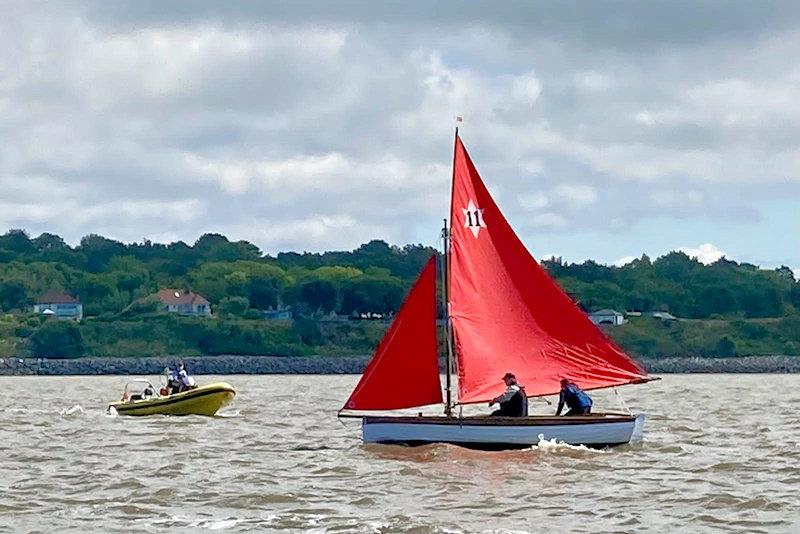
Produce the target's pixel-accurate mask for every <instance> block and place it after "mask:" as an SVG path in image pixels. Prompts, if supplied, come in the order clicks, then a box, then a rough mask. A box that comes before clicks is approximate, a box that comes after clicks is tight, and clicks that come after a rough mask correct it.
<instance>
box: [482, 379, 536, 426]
mask: <svg viewBox="0 0 800 534" xmlns="http://www.w3.org/2000/svg"><path fill="white" fill-rule="evenodd" d="M503 382H505V384H506V386H507V388H508V389H506V392H505V393H503V394H502V395H500V396H499V397H495V398H494V399H492V402H490V403H489V407H490V408H491V407H492V405H494V404H500V409H499V410H495V411H493V412H492V415H500V416H505V417H525V416H526V415H528V397H527V396H526V395H525V386H521V385H519V384H518V383H517V377H515V376H514V375H513V374H512V373H506V374H505V376H503Z"/></svg>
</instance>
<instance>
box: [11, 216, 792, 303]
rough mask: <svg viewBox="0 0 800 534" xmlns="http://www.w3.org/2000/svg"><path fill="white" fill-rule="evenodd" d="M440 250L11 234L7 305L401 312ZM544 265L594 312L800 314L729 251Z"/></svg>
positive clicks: (784, 275) (776, 283) (775, 282)
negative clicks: (152, 299) (70, 301)
mask: <svg viewBox="0 0 800 534" xmlns="http://www.w3.org/2000/svg"><path fill="white" fill-rule="evenodd" d="M433 254H437V251H436V249H434V248H431V247H427V246H423V245H406V246H404V247H397V246H390V245H388V244H387V243H385V242H383V241H377V240H375V241H370V242H369V243H366V244H364V245H361V246H360V247H358V248H356V249H355V250H352V251H333V252H324V253H308V252H304V253H297V252H282V253H279V254H277V256H269V255H266V254H263V253H262V252H261V251H260V250H259V249H258V247H257V246H255V245H254V244H252V243H249V242H247V241H230V240H228V239H227V238H226V237H225V236H223V235H220V234H205V235H203V236H201V237H200V238H199V239H198V240H197V241H196V242H195V243H193V244H191V245H189V244H187V243H184V242H182V241H177V242H174V243H170V244H161V243H152V242H150V241H143V242H142V243H130V244H125V243H121V242H119V241H115V240H113V239H109V238H106V237H103V236H100V235H95V234H92V235H88V236H86V237H84V238H83V239H81V241H80V243H79V244H78V245H77V246H75V247H72V246H69V245H68V244H67V243H65V241H64V240H63V239H62V238H61V237H59V236H57V235H54V234H49V233H44V234H41V235H39V236H38V237H34V238H31V237H30V236H29V235H28V234H27V233H26V232H24V231H23V230H10V231H8V232H7V233H5V234H4V235H2V236H0V310H2V311H3V312H15V311H17V312H21V311H27V310H29V308H30V306H31V305H32V304H33V302H34V300H35V299H36V297H37V296H38V295H40V294H42V293H44V292H46V291H47V290H50V289H59V290H63V291H65V292H67V293H69V294H71V295H73V296H76V297H78V298H79V299H80V300H81V302H82V303H83V304H84V313H85V315H86V316H87V317H106V318H108V317H112V316H115V315H118V314H125V313H128V314H130V313H135V312H136V311H137V310H136V307H135V306H134V307H131V305H132V304H135V303H136V302H137V301H139V300H140V299H142V298H144V297H146V296H148V295H151V294H153V293H155V292H156V291H157V290H158V289H160V288H177V289H187V290H191V291H194V292H196V293H199V294H201V295H203V296H204V297H205V298H207V299H208V300H209V301H210V302H211V304H212V306H213V307H214V308H215V310H216V311H219V312H222V313H225V314H230V315H245V314H247V312H248V311H249V310H259V309H268V308H270V307H272V308H277V307H279V306H292V308H293V309H294V311H295V315H299V316H313V315H314V314H318V313H330V312H335V313H338V314H344V315H349V314H353V313H359V312H360V313H364V312H373V313H382V314H386V313H392V312H394V311H396V310H397V309H398V307H399V306H400V304H401V302H402V300H403V297H404V295H405V293H406V291H407V290H408V288H409V287H410V285H411V284H412V283H413V281H414V279H415V278H416V276H417V274H418V273H419V271H420V270H421V269H422V266H423V265H424V264H425V262H426V261H427V259H428V258H429V257H430V256H431V255H433ZM542 265H543V267H544V268H545V269H547V270H548V271H549V272H550V274H551V275H553V276H554V277H555V278H556V279H557V280H558V282H559V283H560V284H561V286H562V287H563V288H564V289H565V290H566V291H567V292H568V294H569V295H570V296H572V298H573V299H575V300H576V301H577V302H578V304H579V305H580V306H581V307H583V308H584V309H586V310H587V311H592V310H596V309H600V308H612V309H616V310H619V311H634V310H635V311H642V312H648V311H668V312H671V313H672V314H674V315H676V316H678V317H683V318H693V319H713V318H736V317H738V318H764V317H782V316H785V315H791V314H794V313H797V312H798V310H800V283H798V281H797V280H795V278H794V276H793V273H792V271H791V270H790V269H789V268H788V267H780V268H777V269H761V268H759V267H758V266H756V265H752V264H748V263H737V262H735V261H731V260H728V259H725V258H720V259H719V260H718V261H716V262H714V263H712V264H710V265H704V264H702V263H700V262H699V261H697V259H694V258H690V257H689V256H687V255H686V254H684V253H682V252H670V253H669V254H666V255H664V256H661V257H659V258H657V259H656V260H651V259H650V258H648V257H647V256H646V255H643V256H642V257H641V258H639V259H637V260H634V261H632V262H630V263H628V264H627V265H624V266H621V267H615V266H607V265H601V264H598V263H596V262H594V261H591V260H587V261H585V262H582V263H567V262H563V261H562V260H561V259H560V258H551V259H547V260H544V261H542Z"/></svg>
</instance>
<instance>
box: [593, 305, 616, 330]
mask: <svg viewBox="0 0 800 534" xmlns="http://www.w3.org/2000/svg"><path fill="white" fill-rule="evenodd" d="M589 320H590V321H592V322H593V323H594V324H597V325H600V324H607V325H611V326H619V325H621V324H623V323H624V322H625V317H624V316H623V315H622V314H621V313H620V312H618V311H615V310H609V309H607V308H606V309H602V310H597V311H596V312H592V313H590V314H589Z"/></svg>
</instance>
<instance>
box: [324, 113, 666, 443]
mask: <svg viewBox="0 0 800 534" xmlns="http://www.w3.org/2000/svg"><path fill="white" fill-rule="evenodd" d="M442 237H443V243H444V245H443V254H442V256H441V257H442V262H441V263H442V268H441V269H439V271H440V273H439V275H440V279H441V283H442V289H443V291H442V299H443V308H444V313H445V321H444V330H445V332H444V333H445V339H446V341H447V353H446V365H445V373H444V376H445V387H444V393H445V398H443V396H442V386H441V383H440V376H439V363H438V362H439V358H438V343H437V310H436V298H437V297H436V280H437V262H436V258H435V257H432V258H430V260H429V261H428V262H427V264H426V265H425V267H424V268H423V270H422V272H421V274H420V276H419V278H418V279H417V281H416V282H415V283H414V285H413V287H412V288H411V291H410V292H409V294H408V296H407V298H406V300H405V302H404V303H403V305H402V306H401V308H400V310H399V311H398V313H397V315H396V316H395V319H394V321H393V323H392V324H391V326H390V327H389V329H388V330H387V332H386V334H385V335H384V337H383V339H382V341H381V342H380V344H379V345H378V347H377V349H376V350H375V353H374V355H373V357H372V359H371V360H370V362H369V363H368V365H367V367H366V369H365V370H364V373H363V375H362V376H361V379H360V381H359V382H358V384H357V385H356V387H355V389H354V390H353V392H352V393H351V395H350V397H349V398H348V400H347V401H346V402H345V404H344V406H343V407H342V409H341V410H340V411H339V416H340V417H360V418H361V419H362V437H363V441H364V442H365V443H391V444H406V445H423V444H429V443H450V444H456V445H462V446H466V447H470V448H478V449H506V448H520V447H529V446H531V445H535V444H537V443H539V442H540V441H541V440H542V439H544V440H556V441H558V442H564V443H568V444H574V445H579V444H580V445H587V446H593V447H605V446H613V445H619V444H624V443H629V442H632V441H637V440H640V439H641V438H642V432H643V427H644V421H645V415H644V414H633V413H629V412H619V413H617V412H602V413H592V414H590V415H582V416H554V415H553V416H547V415H531V416H524V417H513V418H512V417H498V416H488V415H483V416H463V415H462V413H463V410H461V409H459V410H458V413H457V414H456V413H454V412H455V411H456V410H454V408H456V407H461V406H464V405H468V404H476V403H487V402H489V401H490V400H492V399H493V398H495V397H497V396H498V395H499V394H501V393H502V392H503V391H504V389H505V385H504V384H503V383H502V380H501V378H502V377H503V375H504V374H505V373H506V372H511V373H513V374H515V375H516V377H517V379H518V382H519V383H520V384H521V385H523V386H524V388H525V394H526V395H527V396H528V397H542V396H547V395H553V394H557V393H558V392H559V391H560V389H561V386H560V382H561V379H563V378H567V379H568V380H570V381H572V382H573V383H575V384H576V385H578V386H579V387H581V388H582V389H584V390H592V389H599V388H609V387H616V386H620V385H624V384H637V383H643V382H647V381H649V380H652V378H650V377H648V375H647V372H646V371H645V370H644V369H643V368H642V367H641V366H640V365H639V364H637V363H636V362H635V361H633V360H632V359H631V358H630V357H629V356H628V355H626V354H625V353H624V352H623V351H622V350H621V349H620V348H619V347H618V346H617V345H616V344H615V343H614V342H613V341H612V340H611V339H609V338H608V337H607V336H606V335H605V334H604V333H603V332H602V331H601V330H599V329H598V328H597V327H596V326H595V325H594V324H593V323H592V322H591V321H590V320H589V318H588V317H587V316H586V314H585V313H584V312H583V311H582V310H581V309H580V308H578V306H577V305H576V304H575V303H574V302H573V300H572V299H571V298H570V297H569V296H568V295H567V294H566V293H565V292H564V291H563V290H562V289H561V288H560V287H559V286H558V284H557V283H556V282H555V280H553V278H552V277H551V276H550V275H549V274H548V273H547V272H546V271H545V270H544V269H543V268H542V267H541V266H540V265H539V264H538V263H537V262H536V260H535V259H534V258H533V256H532V255H531V254H530V253H529V252H528V250H527V249H526V248H525V246H524V245H523V244H522V241H520V239H519V237H517V235H516V234H515V233H514V230H513V229H512V228H511V226H510V225H509V223H508V221H506V219H505V217H504V216H503V214H502V212H501V211H500V209H499V208H498V206H497V204H496V203H495V201H494V199H493V198H492V196H491V195H490V194H489V191H488V189H487V188H486V186H485V185H484V183H483V180H481V177H480V175H479V174H478V171H477V170H476V168H475V166H474V164H473V163H472V160H471V159H470V156H469V154H468V153H467V150H466V148H465V147H464V144H463V142H462V141H461V138H460V137H459V134H458V129H456V134H455V147H454V153H453V175H452V192H451V204H450V219H449V225H448V220H447V219H445V224H444V228H443V231H442ZM453 374H455V375H457V388H458V391H457V397H456V396H455V395H454V391H453V389H454V388H453V376H452V375H453ZM442 403H443V404H444V413H443V415H438V416H430V415H425V416H423V415H422V412H419V415H417V416H407V415H386V414H379V413H376V412H385V411H387V410H399V409H405V408H418V407H421V406H428V405H433V404H442Z"/></svg>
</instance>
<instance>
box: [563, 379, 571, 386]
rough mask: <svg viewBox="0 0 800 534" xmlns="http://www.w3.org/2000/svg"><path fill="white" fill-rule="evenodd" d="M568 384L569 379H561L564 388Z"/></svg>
mask: <svg viewBox="0 0 800 534" xmlns="http://www.w3.org/2000/svg"><path fill="white" fill-rule="evenodd" d="M567 384H569V378H562V379H561V385H562V386H566V385H567Z"/></svg>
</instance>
